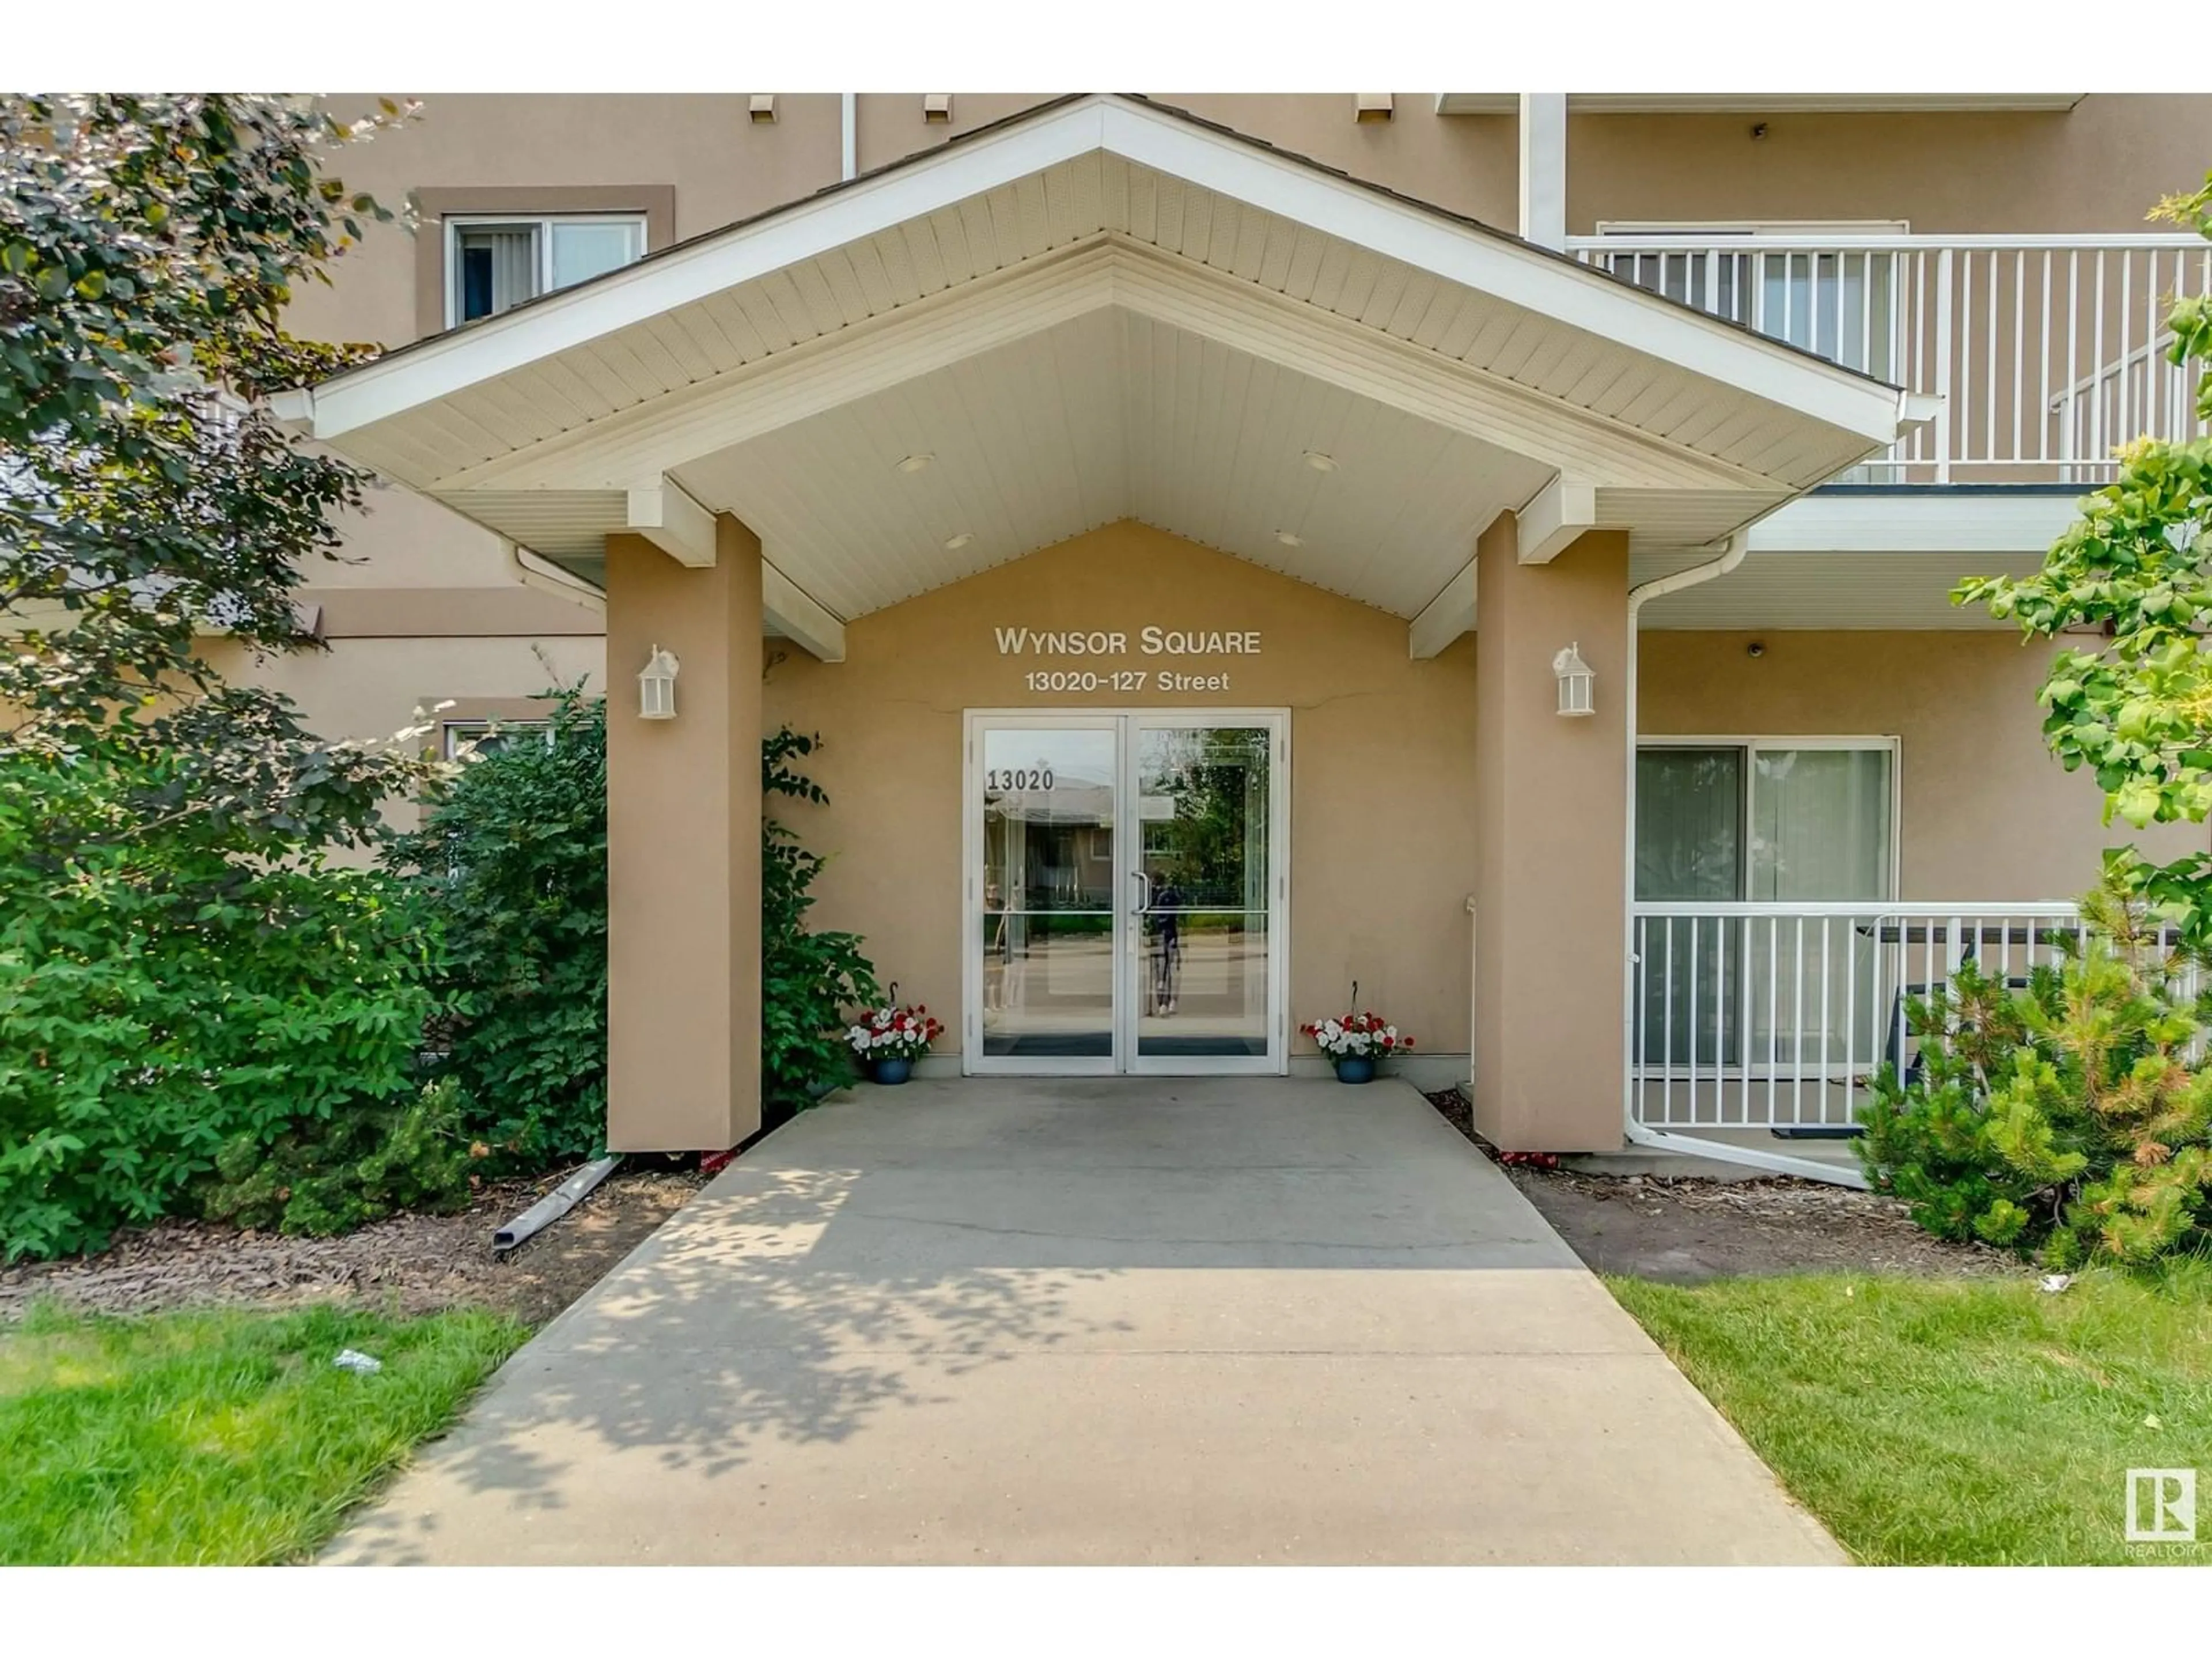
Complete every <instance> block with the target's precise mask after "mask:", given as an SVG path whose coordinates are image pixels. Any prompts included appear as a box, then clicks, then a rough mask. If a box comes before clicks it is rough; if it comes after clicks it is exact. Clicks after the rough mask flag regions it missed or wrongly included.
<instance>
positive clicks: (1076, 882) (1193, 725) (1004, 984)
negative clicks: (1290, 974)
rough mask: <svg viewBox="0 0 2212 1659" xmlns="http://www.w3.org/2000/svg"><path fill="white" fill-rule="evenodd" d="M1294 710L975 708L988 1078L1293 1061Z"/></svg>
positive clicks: (975, 1012)
mask: <svg viewBox="0 0 2212 1659" xmlns="http://www.w3.org/2000/svg"><path fill="white" fill-rule="evenodd" d="M1284 749H1285V716H1283V715H1281V714H1241V713H1240V714H1223V713H1210V712H1209V713H1183V712H1180V711H1169V712H1162V713H1148V714H1089V713H1085V714H1006V715H998V714H973V715H970V716H969V730H968V744H967V750H968V760H967V771H968V779H967V811H968V829H967V836H966V845H967V849H968V850H967V857H968V866H969V867H968V872H967V883H966V885H967V912H968V925H967V928H966V940H967V949H966V957H967V960H966V963H965V973H966V980H967V991H968V995H967V1030H965V1031H964V1032H963V1042H962V1045H961V1046H962V1051H963V1055H964V1056H965V1060H966V1069H967V1070H969V1071H970V1072H975V1073H990V1072H1006V1073H1115V1072H1152V1073H1218V1072H1277V1071H1280V1070H1282V1069H1283V1065H1284V1057H1285V1030H1284V1013H1283V995H1282V987H1283V979H1284V973H1283V968H1284V953H1283V943H1284V937H1283V926H1282V921H1283V916H1282V909H1283V904H1284V902H1285V897H1286V882H1285V874H1284V872H1285V868H1286V866H1285V858H1284V836H1285V829H1286V825H1287V815H1286V812H1285V805H1286V799H1287V798H1286V796H1285V765H1284V762H1285V753H1284Z"/></svg>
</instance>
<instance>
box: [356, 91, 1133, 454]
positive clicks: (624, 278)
mask: <svg viewBox="0 0 2212 1659" xmlns="http://www.w3.org/2000/svg"><path fill="white" fill-rule="evenodd" d="M1099 109H1100V106H1099V103H1098V102H1097V100H1090V101H1086V102H1085V103H1081V104H1076V105H1072V106H1069V107H1067V108H1066V109H1063V110H1060V111H1056V112H1054V113H1052V114H1050V115H1047V116H1043V117H1040V118H1038V119H1036V120H1035V121H1031V122H1024V123H1022V124H1020V125H1016V126H1012V127H1010V128H1009V129H1007V131H1005V132H1003V133H1000V134H997V135H995V136H986V137H979V138H975V139H973V140H969V141H968V142H965V143H960V144H956V145H951V146H949V147H947V149H945V151H944V152H943V153H942V154H941V155H934V156H932V157H930V158H929V159H928V160H927V161H920V162H916V163H915V164H914V165H912V166H911V167H902V168H899V169H897V170H896V171H893V172H890V173H885V174H884V176H882V177H881V178H878V179H870V180H867V181H866V182H865V183H861V184H856V185H851V186H849V187H848V188H846V189H842V190H840V191H836V192H835V193H834V194H831V195H829V196H825V197H820V198H818V199H814V200H809V201H803V202H799V203H796V204H793V206H791V207H790V208H788V209H787V210H784V211H782V212H781V213H778V214H777V215H775V216H774V217H773V218H770V219H768V220H764V221H763V222H760V223H758V224H753V225H746V226H742V227H739V228H737V229H734V230H732V231H731V232H729V233H727V234H725V235H721V236H716V237H712V238H709V239H708V240H706V241H703V242H702V243H700V244H699V245H698V246H696V247H691V248H679V249H676V250H673V251H671V252H668V253H665V254H663V255H661V256H659V257H658V258H653V259H648V260H647V261H645V262H644V263H642V264H637V265H635V266H632V267H631V268H630V269H629V270H624V271H619V272H617V273H615V274H613V275H611V276H605V277H601V278H599V280H597V281H595V282H592V283H587V284H586V285H584V286H583V287H581V288H579V289H577V290H576V291H575V292H574V293H573V294H567V295H559V294H556V295H550V296H548V297H547V298H545V299H544V300H541V301H536V302H534V303H532V304H531V305H529V306H527V307H524V308H522V309H520V310H518V311H516V312H513V313H509V314H508V315H507V316H504V317H495V318H491V319H488V320H486V321H483V322H481V323H473V324H471V325H468V326H467V327H466V328H465V329H464V330H461V331H458V332H456V333H454V334H452V335H450V336H447V337H443V338H441V339H438V340H436V341H434V342H432V343H428V344H425V345H422V346H420V347H417V348H416V349H412V350H410V351H407V352H405V353H404V354H401V355H399V356H395V357H393V358H392V359H391V360H389V361H388V362H381V363H370V364H368V365H367V366H366V367H364V368H358V369H356V370H354V371H352V372H351V373H349V374H344V375H341V376H339V377H338V378H337V379H336V380H329V381H325V383H324V384H323V385H321V386H318V387H316V388H315V390H314V400H313V401H314V415H315V435H316V436H317V437H319V438H330V437H335V436H337V435H338V434H340V433H344V432H350V431H352V430H354V429H355V428H357V427H363V426H367V425H368V424H369V423H370V422H374V421H380V420H383V419H384V418H386V416H392V415H396V414H398V413H400V412H402V411H403V410H409V409H412V408H415V407H416V406H418V405H420V404H426V403H431V402H434V401H435V400H436V399H438V398H443V397H448V396H450V395H451V394H453V392H459V391H462V390H465V388H467V387H469V386H475V385H477V384H478V383H480V382H482V381H484V380H489V379H492V378H493V377H495V376H496V375H500V374H507V373H508V372H509V371H510V370H513V369H517V368H522V367H524V366H525V365H526V364H529V363H533V362H538V361H539V360H540V359H542V358H544V357H548V356H552V355H553V354H555V353H556V352H559V351H562V350H565V349H568V347H570V346H576V345H581V344H583V343H585V342H586V341H588V340H595V339H598V338H600V337H602V336H605V335H608V334H611V333H614V332H616V331H617V330H620V329H623V328H626V327H628V326H629V325H631V324H633V323H637V322H641V321H643V320H644V319H647V318H649V317H656V316H659V314H661V313H663V312H666V311H672V310H674V309H675V308H677V307H679V306H684V305H688V304H690V302H691V301H695V300H700V299H703V298H705V297H706V296H707V295H710V294H719V293H720V292H721V291H722V290H723V289H729V288H735V287H737V286H738V284H739V283H748V282H750V281H751V280H753V279H754V278H755V277H757V276H766V275H768V274H769V272H770V271H774V270H782V269H784V268H785V267H786V266H787V265H793V264H799V262H801V261H802V260H805V259H810V258H814V257H815V256H816V255H817V254H820V253H825V252H829V250H830V249H832V248H836V247H842V246H845V245H846V244H848V243H850V242H856V241H860V240H864V239H865V238H866V237H869V236H872V235H874V234H876V233H878V231H882V230H885V229H888V228H890V227H891V226H893V225H896V224H901V223H903V222H905V221H907V220H908V219H915V218H920V217H921V216H925V215H927V214H930V213H933V212H935V211H937V210H939V209H940V208H943V207H945V206H947V205H948V204H951V203H954V202H959V201H964V200H966V199H967V198H968V197H971V196H979V195H981V194H983V193H984V192H986V191H991V190H994V189H996V188H998V187H999V186H1000V185H1005V184H1010V183H1012V181H1013V180H1015V179H1023V178H1026V177H1028V176H1029V175H1030V174H1031V173H1038V172H1042V170H1043V169H1045V168H1047V167H1053V166H1055V165H1057V164H1058V163H1060V162H1061V161H1069V160H1072V159H1073V158H1074V157H1075V156H1078V155H1085V154H1087V153H1088V152H1090V151H1091V150H1095V149H1097V148H1098V147H1099V143H1100V131H1099Z"/></svg>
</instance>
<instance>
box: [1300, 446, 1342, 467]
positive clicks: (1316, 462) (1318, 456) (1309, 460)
mask: <svg viewBox="0 0 2212 1659" xmlns="http://www.w3.org/2000/svg"><path fill="white" fill-rule="evenodd" d="M1304 461H1305V464H1306V465H1308V466H1310V467H1311V468H1312V469H1313V470H1314V471H1316V472H1334V471H1336V463H1335V461H1334V460H1333V459H1330V458H1329V457H1328V456H1327V455H1324V454H1322V453H1321V451H1319V450H1318V449H1309V450H1308V451H1306V453H1305V455H1304Z"/></svg>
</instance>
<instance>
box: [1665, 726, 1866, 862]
mask: <svg viewBox="0 0 2212 1659" xmlns="http://www.w3.org/2000/svg"><path fill="white" fill-rule="evenodd" d="M1647 749H1737V750H1742V751H1743V754H1744V757H1745V759H1746V761H1747V762H1748V761H1749V760H1750V759H1751V758H1752V757H1754V756H1756V755H1757V754H1758V752H1759V750H1762V749H1873V750H1884V751H1886V752H1887V754H1888V756H1889V868H1888V869H1887V871H1886V872H1884V879H1885V881H1886V883H1887V886H1888V889H1889V890H1888V891H1887V892H1886V893H1878V894H1876V895H1875V896H1874V897H1873V898H1872V899H1869V901H1868V902H1869V903H1881V904H1887V903H1895V902H1898V894H1899V890H1901V888H1902V886H1903V882H1904V874H1905V745H1904V743H1903V742H1902V741H1901V740H1900V739H1899V738H1895V737H1832V736H1826V735H1824V736H1820V737H1792V736H1790V735H1787V734H1784V733H1774V732H1768V733H1760V734H1756V735H1744V734H1741V733H1739V734H1735V735H1732V736H1729V735H1723V736H1714V737H1684V736H1680V735H1677V734H1675V733H1673V732H1669V733H1668V734H1667V735H1666V736H1664V737H1638V738H1637V739H1636V752H1637V753H1638V754H1639V755H1640V754H1642V753H1643V752H1644V750H1647ZM1754 771H1755V769H1754V768H1753V767H1751V766H1750V765H1748V764H1747V765H1746V767H1745V769H1744V775H1743V820H1742V822H1741V824H1740V825H1739V826H1738V834H1739V836H1740V838H1741V839H1740V841H1739V845H1740V846H1741V848H1742V851H1743V860H1744V861H1743V864H1742V866H1741V868H1740V870H1739V871H1738V875H1737V881H1738V887H1739V889H1741V885H1742V881H1743V878H1744V877H1745V876H1747V874H1748V873H1749V872H1750V869H1751V863H1750V855H1751V842H1752V826H1753V823H1756V822H1757V820H1756V818H1755V817H1754V816H1753V814H1754V811H1755V810H1756V808H1755V805H1754V803H1753V799H1752V797H1753V793H1755V777H1754ZM1634 810H1635V808H1634V803H1633V802H1631V803H1630V821H1629V825H1628V834H1629V838H1630V841H1631V842H1632V843H1633V842H1634V839H1635V836H1636V823H1635V818H1634ZM1631 902H1632V903H1633V902H1634V901H1633V900H1632V901H1631ZM1733 902H1735V903H1739V904H1748V903H1757V902H1761V901H1758V900H1754V899H1752V898H1749V897H1748V896H1746V895H1745V894H1744V893H1742V892H1741V890H1739V891H1738V893H1737V895H1736V897H1735V900H1734V901H1733Z"/></svg>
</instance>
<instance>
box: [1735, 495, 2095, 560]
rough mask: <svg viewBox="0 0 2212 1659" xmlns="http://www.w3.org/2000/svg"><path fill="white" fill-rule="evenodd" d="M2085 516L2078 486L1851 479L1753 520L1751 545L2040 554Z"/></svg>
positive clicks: (1777, 549)
mask: <svg viewBox="0 0 2212 1659" xmlns="http://www.w3.org/2000/svg"><path fill="white" fill-rule="evenodd" d="M2085 493H2086V491H2085ZM2080 516H2081V496H2080V495H2075V493H2074V492H2072V491H2071V490H2045V489H2022V488H2021V487H2019V486H2017V485H2003V486H1998V487H1996V488H1994V489H1985V490H1984V489H1971V488H1962V487H1960V486H1959V485H1956V484H1938V485H1935V486H1932V487H1930V488H1929V489H1855V488H1852V487H1850V486H1844V487H1842V488H1838V489H1820V490H1815V491H1814V492H1813V493H1812V494H1811V495H1802V496H1800V497H1798V498H1797V499H1796V501H1791V502H1790V503H1789V504H1788V505H1787V506H1785V507H1782V508H1781V509H1779V510H1778V512H1776V513H1774V514H1773V515H1772V516H1771V517H1769V518H1766V519H1763V520H1760V521H1759V523H1758V524H1756V525H1753V526H1752V530H1751V550H1752V551H1753V553H1832V552H1842V553H1849V552H1875V553H1880V552H1903V553H1911V552H1955V553H2035V554H2040V553H2042V552H2043V550H2045V549H2046V548H2048V547H2049V546H2050V545H2051V543H2053V542H2055V541H2057V539H2058V538H2059V536H2060V535H2061V534H2063V532H2064V531H2065V530H2066V528H2067V526H2069V525H2071V524H2072V523H2073V522H2074V520H2075V519H2077V518H2079V517H2080Z"/></svg>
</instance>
